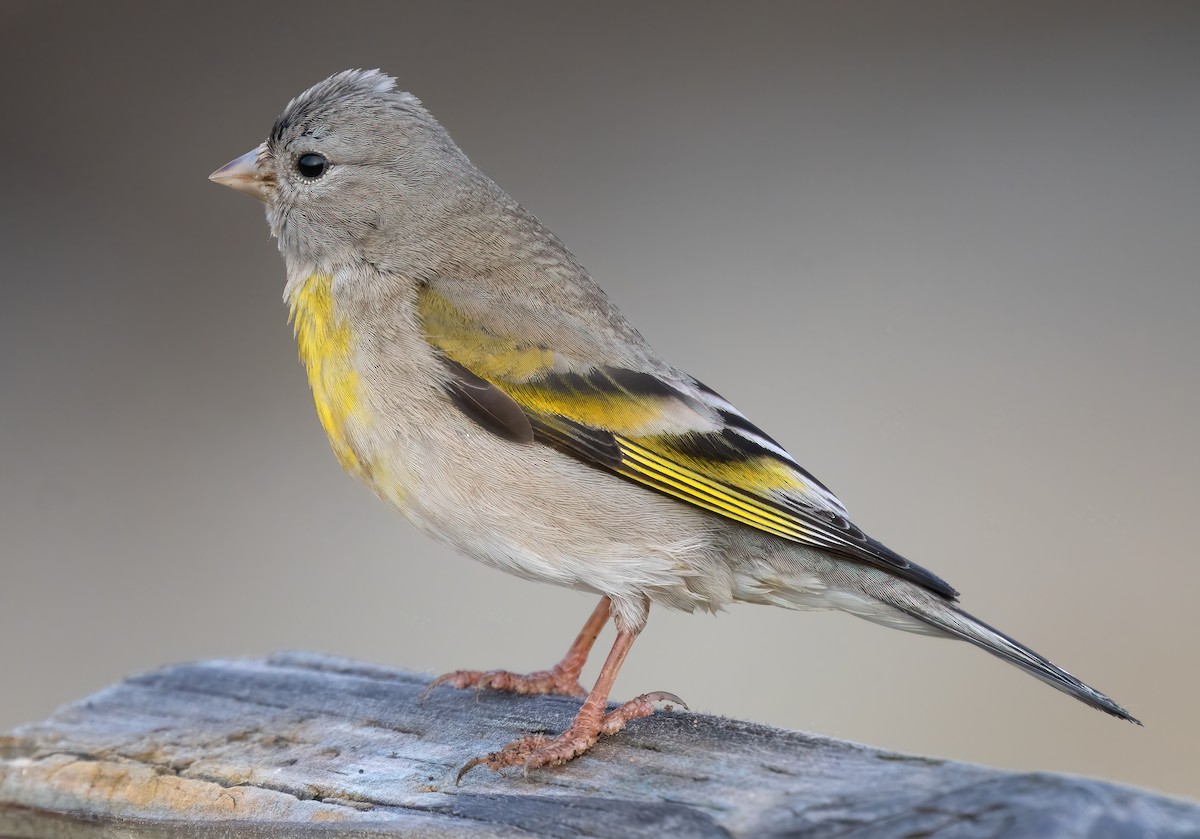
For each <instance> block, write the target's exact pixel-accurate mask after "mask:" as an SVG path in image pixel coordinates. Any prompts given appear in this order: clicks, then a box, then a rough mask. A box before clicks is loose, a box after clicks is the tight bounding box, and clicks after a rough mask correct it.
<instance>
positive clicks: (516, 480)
mask: <svg viewBox="0 0 1200 839" xmlns="http://www.w3.org/2000/svg"><path fill="white" fill-rule="evenodd" d="M447 408H449V411H448V413H447V414H446V415H444V421H443V422H441V423H439V424H438V425H437V427H433V428H431V427H426V428H423V429H420V430H417V429H410V432H411V433H409V434H405V435H403V436H402V437H401V438H398V440H397V445H395V446H394V447H391V448H390V449H389V450H387V451H381V452H377V453H376V456H375V457H374V458H373V460H372V464H371V472H370V475H369V476H368V478H367V480H368V483H369V484H370V485H371V486H372V488H373V489H374V490H375V492H376V493H377V494H378V495H380V496H381V497H382V498H384V499H385V500H387V501H389V502H390V503H392V504H393V505H395V506H396V507H397V508H398V509H399V510H400V511H401V512H403V513H404V514H405V516H406V517H407V518H408V519H410V520H411V521H412V522H413V523H414V524H415V525H417V526H418V527H419V528H421V529H422V530H424V531H425V532H427V533H429V534H430V535H433V536H435V537H436V538H438V539H440V540H442V541H444V542H447V543H449V544H450V545H451V546H453V547H455V548H456V549H457V550H459V551H460V552H462V553H464V554H466V555H467V556H470V557H472V558H474V559H477V560H479V561H481V562H485V563H487V564H489V565H493V566H495V567H498V568H501V569H502V570H505V571H508V572H510V573H513V574H517V575H519V576H522V577H525V578H528V579H534V580H539V581H543V582H550V583H555V584H557V585H563V586H568V587H571V588H576V589H582V590H587V591H593V592H597V593H602V594H608V595H612V596H615V597H629V598H632V597H639V598H640V597H641V596H642V595H646V596H650V597H651V598H652V599H656V600H664V598H665V599H666V600H667V601H669V600H671V599H675V600H678V601H679V602H678V603H674V604H671V605H677V606H679V607H681V608H691V607H692V606H694V605H695V603H696V601H697V600H698V599H699V600H703V601H707V600H709V599H720V600H723V601H724V602H727V601H728V597H724V598H720V597H718V598H709V597H708V596H707V595H705V596H704V597H700V598H698V597H697V595H696V594H695V592H693V591H692V590H691V588H689V586H688V582H689V580H694V579H695V578H697V577H700V576H704V577H705V578H707V579H708V580H714V579H720V577H721V576H722V575H721V574H720V573H719V572H718V571H716V570H715V569H714V568H713V567H711V566H712V563H713V560H714V559H716V557H715V556H714V552H713V550H712V544H711V538H710V527H711V526H712V524H713V522H712V520H711V519H710V518H709V517H707V516H705V515H704V514H702V513H698V512H694V511H693V510H691V509H690V508H687V507H685V506H683V505H681V504H678V502H675V501H672V500H671V499H669V498H666V497H665V496H660V495H658V494H656V493H653V492H650V491H647V490H645V489H643V488H641V487H639V486H636V485H634V484H630V483H628V482H626V481H623V480H622V479H620V478H617V477H615V476H612V475H609V474H607V473H605V472H601V471H599V470H597V469H594V468H592V467H589V466H586V465H584V464H582V463H579V462H577V461H575V460H573V459H571V458H569V457H568V456H566V455H563V454H561V453H559V452H558V451H556V450H554V449H550V448H548V447H545V446H542V445H540V444H537V443H530V444H520V443H513V442H510V441H507V440H503V439H501V438H499V437H496V436H495V435H493V434H491V433H490V432H487V431H484V430H483V429H481V428H480V427H479V426H477V425H476V424H475V423H474V422H473V421H471V420H469V419H468V418H466V417H465V416H463V415H461V414H459V413H457V411H456V410H455V409H452V408H450V406H449V404H448V403H447ZM722 565H723V563H722ZM726 573H727V572H726ZM725 589H726V590H728V586H726V587H725ZM702 605H708V604H707V602H705V603H704V604H702ZM712 605H714V606H719V605H721V604H720V603H714V604H712Z"/></svg>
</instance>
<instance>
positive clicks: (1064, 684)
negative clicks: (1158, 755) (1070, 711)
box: [887, 597, 1142, 725]
mask: <svg viewBox="0 0 1200 839" xmlns="http://www.w3.org/2000/svg"><path fill="white" fill-rule="evenodd" d="M887 602H888V603H889V604H890V605H892V606H893V607H895V608H897V609H899V610H900V611H902V612H904V613H905V614H907V615H910V616H911V617H914V618H917V619H918V620H920V621H923V622H924V623H927V624H929V625H930V626H932V627H934V628H936V629H940V630H941V631H942V632H945V633H946V634H948V635H950V636H952V637H954V638H960V639H962V640H963V641H967V642H969V643H971V644H974V645H975V646H977V647H979V648H980V649H984V650H987V651H988V652H989V653H991V654H992V655H994V656H996V657H998V658H1002V659H1004V660H1005V661H1007V662H1008V663H1010V664H1015V665H1016V666H1017V667H1020V668H1021V669H1022V670H1024V671H1025V672H1026V673H1029V674H1030V675H1031V676H1036V677H1037V678H1039V679H1041V680H1042V681H1043V682H1045V683H1046V684H1048V685H1052V686H1053V687H1056V688H1058V689H1059V690H1061V691H1062V692H1063V693H1069V694H1070V695H1071V696H1074V697H1075V698H1076V699H1078V700H1079V701H1080V702H1084V703H1086V704H1088V705H1091V706H1092V707H1093V708H1098V709H1099V710H1101V711H1104V712H1105V713H1106V714H1112V715H1113V716H1114V717H1118V718H1120V719H1123V720H1129V722H1132V723H1137V724H1138V725H1141V724H1142V723H1141V720H1138V719H1136V718H1134V716H1133V715H1132V714H1130V713H1129V712H1128V711H1126V710H1125V709H1124V708H1122V707H1121V706H1120V705H1118V704H1117V703H1116V702H1114V701H1113V700H1111V699H1109V698H1108V697H1107V696H1105V695H1104V694H1103V693H1101V692H1100V691H1098V690H1096V689H1095V688H1093V687H1090V686H1089V685H1085V684H1084V683H1083V682H1081V681H1079V679H1076V678H1075V677H1074V676H1072V675H1071V674H1070V673H1068V672H1067V671H1066V670H1063V669H1062V668H1061V667H1058V666H1057V665H1055V664H1053V663H1051V662H1050V661H1049V660H1048V659H1046V658H1045V657H1043V656H1041V655H1039V654H1038V653H1035V652H1034V651H1033V650H1031V649H1029V648H1028V647H1026V646H1025V645H1024V644H1022V643H1020V642H1019V641H1016V640H1014V639H1013V638H1010V637H1009V636H1007V635H1005V634H1004V633H1003V632H1001V631H1000V630H998V629H995V628H993V627H991V626H988V625H987V624H986V623H984V622H983V621H981V620H979V619H978V618H976V617H974V616H972V615H969V614H967V613H966V612H964V611H962V610H961V609H959V608H958V607H956V606H952V605H950V604H949V603H944V602H937V601H934V600H933V598H928V600H926V598H921V600H920V601H916V600H914V599H910V598H907V597H902V598H895V599H893V598H888V601H887Z"/></svg>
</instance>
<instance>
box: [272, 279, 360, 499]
mask: <svg viewBox="0 0 1200 839" xmlns="http://www.w3.org/2000/svg"><path fill="white" fill-rule="evenodd" d="M289 304H290V313H289V320H290V321H291V323H292V326H293V328H294V330H295V333H296V343H297V344H298V346H299V348H300V360H301V361H302V362H303V363H304V368H305V370H306V371H307V372H308V385H309V387H310V388H312V394H313V401H314V402H315V403H316V406H317V418H318V419H319V420H320V421H321V426H322V427H323V428H324V429H325V433H326V434H327V435H328V436H329V444H330V445H331V446H332V447H333V453H334V455H336V456H337V459H338V462H339V463H341V464H342V467H343V468H345V469H346V471H348V472H350V473H352V474H354V475H362V473H363V466H362V463H361V462H360V461H359V457H358V455H357V454H356V453H355V452H354V449H353V448H352V447H351V445H350V441H349V437H348V431H349V422H350V420H351V419H353V418H357V417H361V414H362V410H363V408H362V403H361V400H360V395H359V379H358V371H357V370H355V369H354V364H353V353H354V342H353V335H352V334H351V331H350V328H349V326H348V325H347V324H346V322H345V321H344V320H342V319H339V318H338V317H337V313H336V311H335V309H334V300H333V277H331V276H329V275H328V274H313V275H312V276H310V277H309V278H308V279H307V280H305V281H304V282H303V283H302V284H301V285H300V287H299V288H298V289H297V290H296V291H295V293H293V294H292V295H291V298H290V299H289Z"/></svg>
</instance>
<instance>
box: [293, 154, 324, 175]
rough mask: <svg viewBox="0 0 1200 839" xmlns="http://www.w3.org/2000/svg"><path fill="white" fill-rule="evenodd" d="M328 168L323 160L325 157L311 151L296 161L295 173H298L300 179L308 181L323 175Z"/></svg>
mask: <svg viewBox="0 0 1200 839" xmlns="http://www.w3.org/2000/svg"><path fill="white" fill-rule="evenodd" d="M328 166H329V161H328V160H326V159H325V155H323V154H317V153H316V152H311V151H310V152H309V153H308V154H302V155H300V157H299V158H297V160H296V171H297V172H299V173H300V175H301V177H305V178H308V179H309V180H310V181H311V180H316V179H317V178H319V177H321V176H322V175H324V174H325V169H326V167H328Z"/></svg>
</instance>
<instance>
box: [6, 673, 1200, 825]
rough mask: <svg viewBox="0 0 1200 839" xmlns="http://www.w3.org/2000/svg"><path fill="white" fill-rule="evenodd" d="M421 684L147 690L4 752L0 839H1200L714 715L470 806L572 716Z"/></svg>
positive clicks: (1151, 799) (1111, 808) (944, 767)
mask: <svg viewBox="0 0 1200 839" xmlns="http://www.w3.org/2000/svg"><path fill="white" fill-rule="evenodd" d="M426 682H427V679H426V678H425V677H424V676H421V675H418V674H414V673H407V672H402V671H395V670H387V669H384V668H380V667H372V666H369V665H365V664H359V663H355V662H350V661H343V660H338V659H331V658H324V657H319V656H315V655H307V654H286V655H278V656H275V657H273V658H270V659H268V660H266V661H215V662H206V663H202V664H188V665H181V666H178V667H168V668H166V669H164V670H160V671H157V672H154V673H149V674H147V675H143V676H136V677H134V678H131V679H129V680H127V681H125V682H122V683H121V684H118V685H115V686H113V687H110V688H108V689H106V690H103V691H101V692H99V693H97V694H96V695H94V696H92V697H89V698H87V699H84V700H82V701H80V702H77V703H75V704H73V705H69V706H67V707H66V708H63V709H62V710H60V711H58V712H57V713H56V714H54V716H52V717H51V718H50V719H48V720H46V721H45V722H42V723H36V724H33V725H28V726H25V727H23V728H21V729H19V730H17V731H16V732H15V733H13V734H12V735H9V736H7V737H3V738H0V836H2V837H22V839H24V838H25V837H56V839H57V838H58V837H61V839H76V837H117V836H120V837H160V836H168V835H169V836H173V837H218V836H220V837H230V836H247V837H265V836H289V837H313V836H353V837H358V839H373V837H392V836H431V837H443V836H468V837H484V836H503V837H513V836H522V837H530V836H539V837H540V836H554V837H568V836H569V837H579V836H589V837H608V836H611V837H621V838H622V839H628V838H629V837H642V836H647V837H648V836H654V837H660V836H703V837H707V836H722V837H725V836H753V837H758V836H784V835H789V836H795V835H803V836H812V837H827V836H830V837H831V836H838V837H884V836H887V837H892V836H896V837H900V836H903V837H932V836H938V837H943V836H945V837H950V836H970V837H985V836H987V837H990V836H1019V837H1038V836H1087V835H1094V836H1104V837H1117V836H1137V837H1146V836H1154V837H1158V838H1159V839H1162V838H1163V837H1182V836H1192V837H1196V836H1200V805H1197V804H1193V803H1189V802H1186V801H1181V800H1177V799H1170V798H1165V797H1162V796H1157V795H1153V794H1150V793H1146V792H1142V791H1139V790H1136V789H1131V788H1128V787H1122V786H1118V785H1115V784H1109V783H1102V782H1100V781H1092V780H1086V779H1083V778H1076V777H1069V776H1064V775H1053V774H1040V773H1039V774H1014V773H1009V772H1000V771H997V770H995V769H989V768H986V767H982V766H973V765H968V764H963V763H954V762H951V761H944V760H934V759H930V758H923V757H914V756H911V755H903V754H895V753H892V752H885V751H881V750H879V749H872V748H868V747H866V746H859V745H855V744H853V743H846V742H841V741H837V740H830V739H827V738H824V737H815V736H812V735H808V734H800V733H797V732H792V731H781V730H779V729H774V728H768V727H766V726H762V725H755V724H753V723H747V722H741V721H739V720H729V719H721V718H718V717H710V716H704V715H701V714H661V715H656V716H655V717H652V718H650V719H646V720H640V721H638V722H635V723H633V724H631V725H630V726H629V728H628V729H627V730H626V731H625V732H623V733H622V734H620V735H618V736H617V737H614V738H606V739H604V740H602V741H601V743H600V744H599V745H597V746H596V748H595V749H594V750H593V751H592V752H591V753H590V755H587V756H584V757H582V758H580V759H578V760H576V761H575V762H574V763H572V764H570V765H569V766H565V767H559V768H556V769H548V770H545V769H544V770H539V771H537V772H533V773H530V775H529V776H528V777H523V776H522V774H521V773H520V772H519V771H510V772H508V773H506V774H504V775H496V774H493V773H491V772H488V771H486V770H483V769H477V770H475V771H474V772H472V773H471V774H469V775H468V776H467V777H466V778H465V779H464V780H463V784H462V786H459V787H455V785H454V775H455V772H456V771H457V770H458V768H459V767H460V766H461V765H462V764H463V763H464V762H465V761H466V760H467V759H468V758H470V757H471V756H473V755H475V754H478V753H480V752H483V751H488V750H492V749H495V748H498V747H499V746H501V745H503V744H504V743H506V742H507V741H509V740H510V739H512V738H514V737H516V736H517V735H519V734H521V733H524V732H531V731H537V730H541V729H542V727H543V726H545V727H547V728H549V729H551V730H558V729H560V728H561V727H563V726H565V725H566V724H567V723H568V722H569V721H570V719H571V716H572V715H573V714H574V712H575V710H576V708H577V707H578V705H577V701H576V700H571V699H564V698H556V697H512V696H508V695H503V694H496V693H488V692H485V693H479V694H476V693H473V692H470V691H456V690H452V689H444V690H439V691H437V692H435V693H434V694H432V695H431V696H430V697H429V698H428V699H426V700H425V701H424V702H422V701H421V693H422V691H423V690H424V688H425V685H426Z"/></svg>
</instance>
